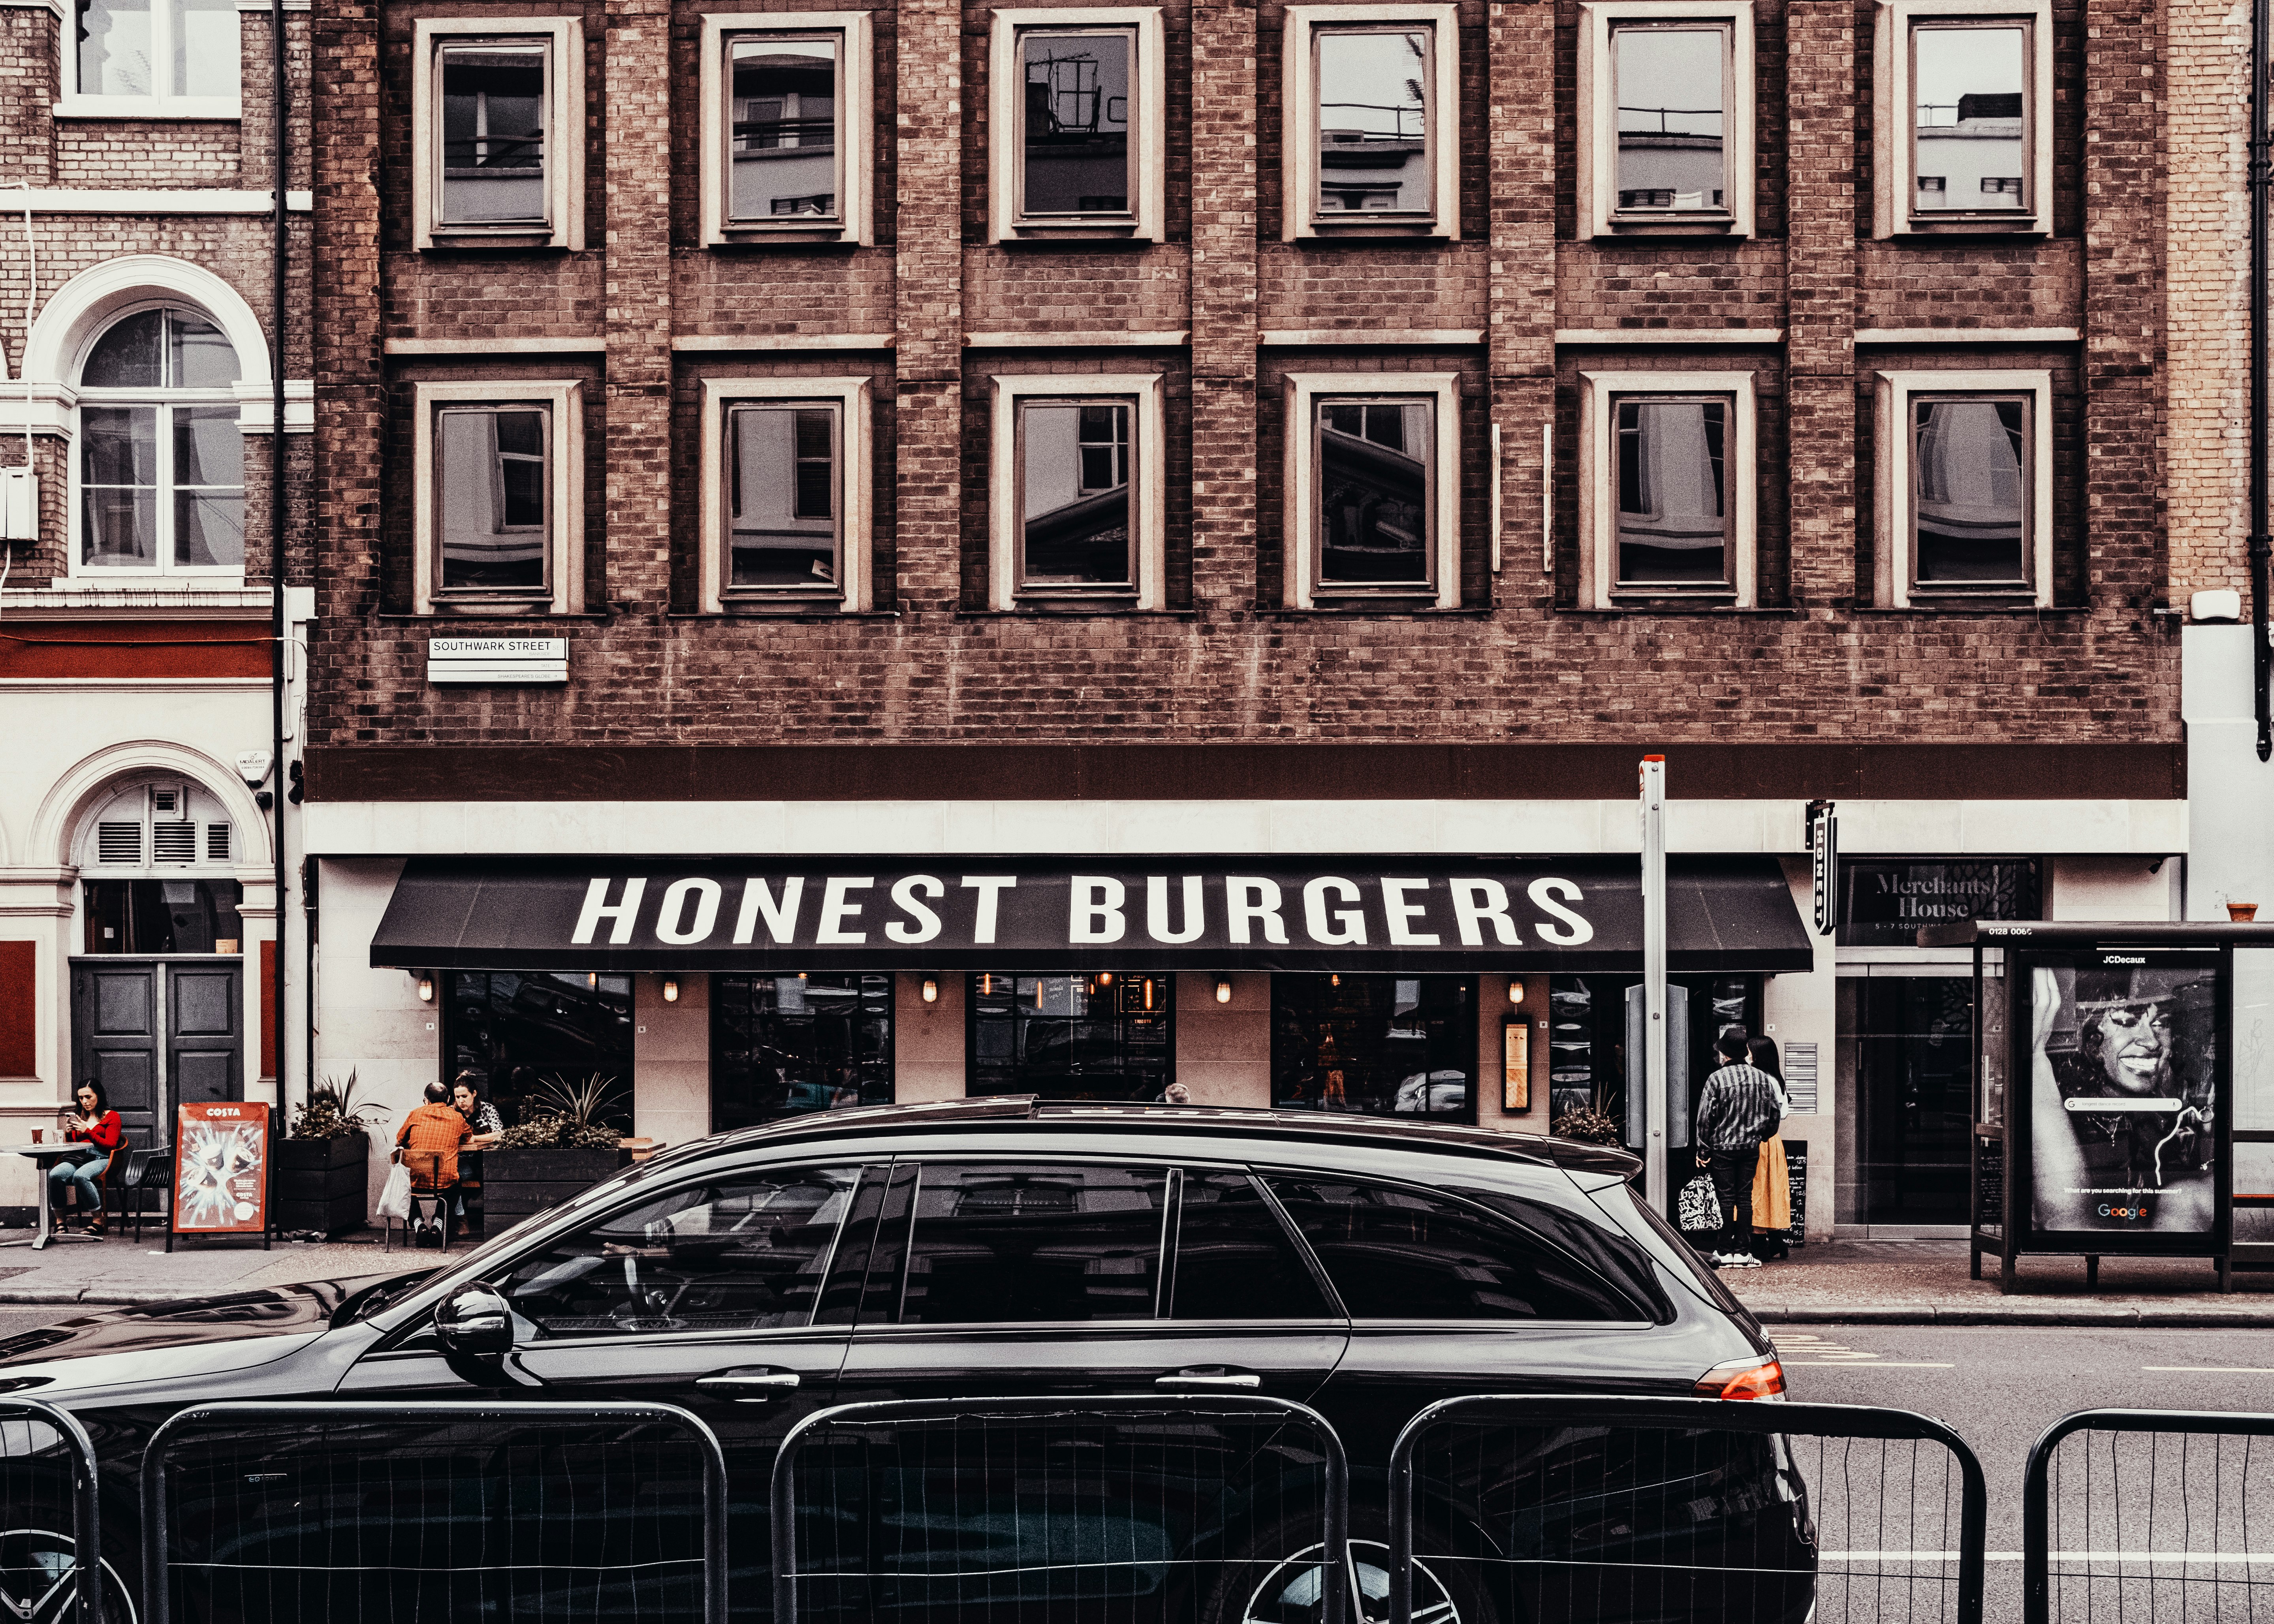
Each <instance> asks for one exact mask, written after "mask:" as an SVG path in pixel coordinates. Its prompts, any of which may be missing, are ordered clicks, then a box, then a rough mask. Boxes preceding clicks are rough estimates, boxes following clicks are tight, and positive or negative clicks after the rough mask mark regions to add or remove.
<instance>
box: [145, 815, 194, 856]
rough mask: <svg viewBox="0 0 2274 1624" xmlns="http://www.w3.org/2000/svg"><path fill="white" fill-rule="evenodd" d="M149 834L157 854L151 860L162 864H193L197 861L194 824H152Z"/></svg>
mask: <svg viewBox="0 0 2274 1624" xmlns="http://www.w3.org/2000/svg"><path fill="white" fill-rule="evenodd" d="M150 832H151V834H152V835H153V836H154V838H155V844H156V846H157V854H156V856H155V857H154V859H153V860H152V861H156V862H162V863H193V862H195V861H197V860H198V826H197V825H196V824H195V823H153V824H152V825H151V826H150Z"/></svg>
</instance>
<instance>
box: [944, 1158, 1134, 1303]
mask: <svg viewBox="0 0 2274 1624" xmlns="http://www.w3.org/2000/svg"><path fill="white" fill-rule="evenodd" d="M1168 1182H1169V1181H1168V1175H1167V1174H1166V1173H1165V1172H1162V1171H1160V1170H1158V1169H1143V1168H1140V1169H1127V1170H1124V1169H1118V1168H1098V1167H1031V1166H1020V1165H1008V1166H1000V1167H956V1166H953V1165H940V1164H937V1163H930V1162H928V1163H926V1164H925V1166H924V1169H923V1171H922V1176H921V1177H920V1179H919V1181H918V1183H917V1185H916V1210H915V1229H914V1232H913V1234H912V1235H911V1237H910V1239H909V1243H908V1274H907V1290H906V1292H905V1293H904V1294H903V1296H902V1298H901V1311H900V1323H901V1324H903V1325H1005V1324H1018V1323H1027V1324H1034V1323H1039V1322H1044V1321H1053V1322H1058V1323H1065V1322H1068V1321H1081V1320H1089V1319H1151V1318H1153V1317H1154V1313H1155V1305H1154V1288H1155V1286H1156V1277H1157V1275H1158V1274H1159V1271H1160V1261H1161V1227H1162V1222H1163V1214H1164V1213H1165V1211H1166V1210H1167V1201H1166V1199H1164V1198H1165V1197H1166V1195H1167V1192H1168Z"/></svg>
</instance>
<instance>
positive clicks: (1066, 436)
mask: <svg viewBox="0 0 2274 1624" xmlns="http://www.w3.org/2000/svg"><path fill="white" fill-rule="evenodd" d="M1135 417H1136V408H1135V406H1134V405H1133V403H1132V402H1128V401H1028V402H1023V403H1022V404H1021V405H1020V408H1019V447H1018V451H1019V486H1020V519H1021V522H1022V527H1023V528H1022V535H1023V538H1024V545H1025V559H1024V561H1023V568H1022V569H1021V571H1020V575H1021V579H1022V581H1023V583H1025V584H1026V585H1028V586H1058V587H1088V586H1104V587H1118V588H1121V589H1123V590H1127V589H1129V588H1130V587H1132V586H1133V584H1134V583H1135V573H1134V572H1135V554H1134V552H1133V549H1132V547H1131V545H1130V538H1131V533H1132V530H1133V525H1132V523H1131V520H1132V516H1133V515H1132V514H1131V510H1130V485H1129V482H1130V478H1131V477H1132V474H1133V467H1132V463H1133V457H1132V455H1131V445H1130V435H1131V431H1132V429H1133V426H1134V420H1135Z"/></svg>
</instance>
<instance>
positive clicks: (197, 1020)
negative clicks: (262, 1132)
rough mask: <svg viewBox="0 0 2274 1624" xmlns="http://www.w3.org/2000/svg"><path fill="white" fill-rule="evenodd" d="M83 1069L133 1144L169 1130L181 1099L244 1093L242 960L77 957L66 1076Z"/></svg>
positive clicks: (159, 1138) (75, 1077)
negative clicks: (69, 1062) (69, 1070)
mask: <svg viewBox="0 0 2274 1624" xmlns="http://www.w3.org/2000/svg"><path fill="white" fill-rule="evenodd" d="M87 1077H94V1078H99V1079H102V1086H103V1090H104V1092H105V1093H106V1094H109V1098H110V1103H111V1106H112V1109H115V1110H117V1112H118V1115H119V1118H120V1121H121V1122H122V1123H123V1124H124V1126H125V1129H126V1132H127V1135H128V1137H129V1138H130V1139H132V1142H133V1143H134V1144H136V1145H138V1146H150V1145H157V1144H163V1143H165V1142H166V1141H167V1140H168V1139H169V1138H170V1136H171V1133H172V1128H173V1124H172V1120H171V1116H172V1106H173V1105H175V1104H177V1103H179V1102H181V1101H192V1102H201V1101H221V1100H242V1099H243V1098H245V966H244V961H243V960H241V959H233V958H230V959H224V958H214V959H129V958H124V957H120V958H117V959H112V958H108V957H91V958H85V959H74V960H73V961H72V1083H73V1085H74V1086H76V1085H77V1083H78V1082H79V1079H81V1078H87Z"/></svg>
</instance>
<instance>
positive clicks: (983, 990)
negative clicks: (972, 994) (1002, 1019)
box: [979, 970, 995, 998]
mask: <svg viewBox="0 0 2274 1624" xmlns="http://www.w3.org/2000/svg"><path fill="white" fill-rule="evenodd" d="M979 996H981V997H983V998H991V997H993V996H995V974H994V972H992V971H991V970H990V971H983V972H982V973H981V974H980V977H979Z"/></svg>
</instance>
